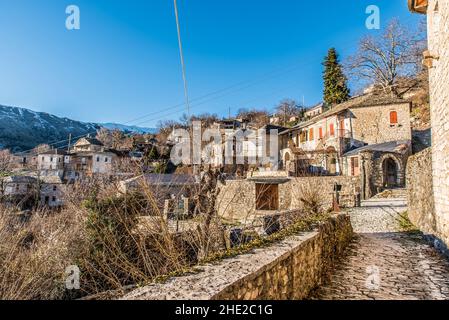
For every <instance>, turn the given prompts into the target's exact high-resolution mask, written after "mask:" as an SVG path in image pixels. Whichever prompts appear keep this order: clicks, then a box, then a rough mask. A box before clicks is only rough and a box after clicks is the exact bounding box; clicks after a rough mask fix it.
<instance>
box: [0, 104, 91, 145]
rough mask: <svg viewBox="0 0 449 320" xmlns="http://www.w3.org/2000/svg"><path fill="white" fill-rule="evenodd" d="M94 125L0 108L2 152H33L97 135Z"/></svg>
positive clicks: (32, 112) (37, 113) (20, 110)
mask: <svg viewBox="0 0 449 320" xmlns="http://www.w3.org/2000/svg"><path fill="white" fill-rule="evenodd" d="M98 128H99V126H98V125H96V124H93V123H83V122H79V121H74V120H71V119H67V118H59V117H56V116H54V115H51V114H48V113H44V112H35V111H31V110H28V109H23V108H16V107H8V106H2V105H0V148H5V149H11V150H13V151H24V150H28V149H32V148H34V147H35V146H37V145H39V144H42V143H51V142H55V141H61V140H66V139H67V138H68V136H69V134H72V136H73V137H76V136H80V135H84V134H87V133H95V132H96V131H97V129H98Z"/></svg>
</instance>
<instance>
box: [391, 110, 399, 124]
mask: <svg viewBox="0 0 449 320" xmlns="http://www.w3.org/2000/svg"><path fill="white" fill-rule="evenodd" d="M390 124H391V125H393V124H398V113H397V112H396V111H391V112H390Z"/></svg>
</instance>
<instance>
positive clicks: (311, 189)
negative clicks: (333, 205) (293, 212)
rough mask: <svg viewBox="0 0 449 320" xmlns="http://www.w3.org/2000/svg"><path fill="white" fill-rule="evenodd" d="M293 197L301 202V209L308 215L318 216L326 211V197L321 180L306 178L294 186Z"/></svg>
mask: <svg viewBox="0 0 449 320" xmlns="http://www.w3.org/2000/svg"><path fill="white" fill-rule="evenodd" d="M292 195H293V197H296V199H298V200H299V208H298V209H301V211H303V212H304V213H306V214H310V215H317V214H319V213H322V212H323V211H325V209H326V208H325V205H326V201H325V195H323V187H322V184H321V183H320V182H319V179H315V178H304V181H301V182H300V183H299V184H298V185H295V186H294V189H293V192H292Z"/></svg>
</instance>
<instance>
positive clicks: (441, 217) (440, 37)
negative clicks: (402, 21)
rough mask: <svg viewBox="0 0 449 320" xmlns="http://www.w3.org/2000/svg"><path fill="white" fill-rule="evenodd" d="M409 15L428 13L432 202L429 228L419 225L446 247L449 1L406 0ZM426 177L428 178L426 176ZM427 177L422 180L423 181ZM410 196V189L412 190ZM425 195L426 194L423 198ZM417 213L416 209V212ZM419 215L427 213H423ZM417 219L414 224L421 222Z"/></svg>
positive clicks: (448, 213)
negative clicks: (431, 221) (409, 11)
mask: <svg viewBox="0 0 449 320" xmlns="http://www.w3.org/2000/svg"><path fill="white" fill-rule="evenodd" d="M408 3H409V7H410V10H411V11H412V12H415V13H421V14H427V27H428V31H427V34H428V50H427V51H426V52H424V61H423V63H424V65H425V66H427V67H428V69H429V76H430V82H429V86H430V113H431V124H432V150H431V156H432V179H433V181H432V186H433V193H432V196H431V197H432V198H433V200H434V210H435V211H434V213H433V215H434V217H433V219H424V221H430V220H433V221H434V223H433V224H432V225H428V224H418V225H419V226H420V227H421V228H422V229H423V230H425V231H427V232H429V233H432V234H433V235H434V236H436V237H437V238H439V239H441V240H442V241H443V242H445V243H446V245H448V244H449V1H447V0H409V1H408ZM427 177H428V175H427ZM425 178H426V177H423V179H425ZM411 192H412V195H413V194H414V193H413V190H411ZM426 196H427V195H426ZM418 211H419V209H418ZM421 214H428V213H427V212H422V211H421ZM416 218H417V219H413V217H412V220H415V221H413V222H415V223H419V222H420V221H423V220H421V219H419V214H417V217H416Z"/></svg>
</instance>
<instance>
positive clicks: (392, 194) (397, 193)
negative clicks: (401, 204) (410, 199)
mask: <svg viewBox="0 0 449 320" xmlns="http://www.w3.org/2000/svg"><path fill="white" fill-rule="evenodd" d="M390 198H395V199H401V198H407V189H406V188H395V189H387V190H385V191H383V192H382V193H379V194H378V195H376V196H374V197H373V199H390Z"/></svg>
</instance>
